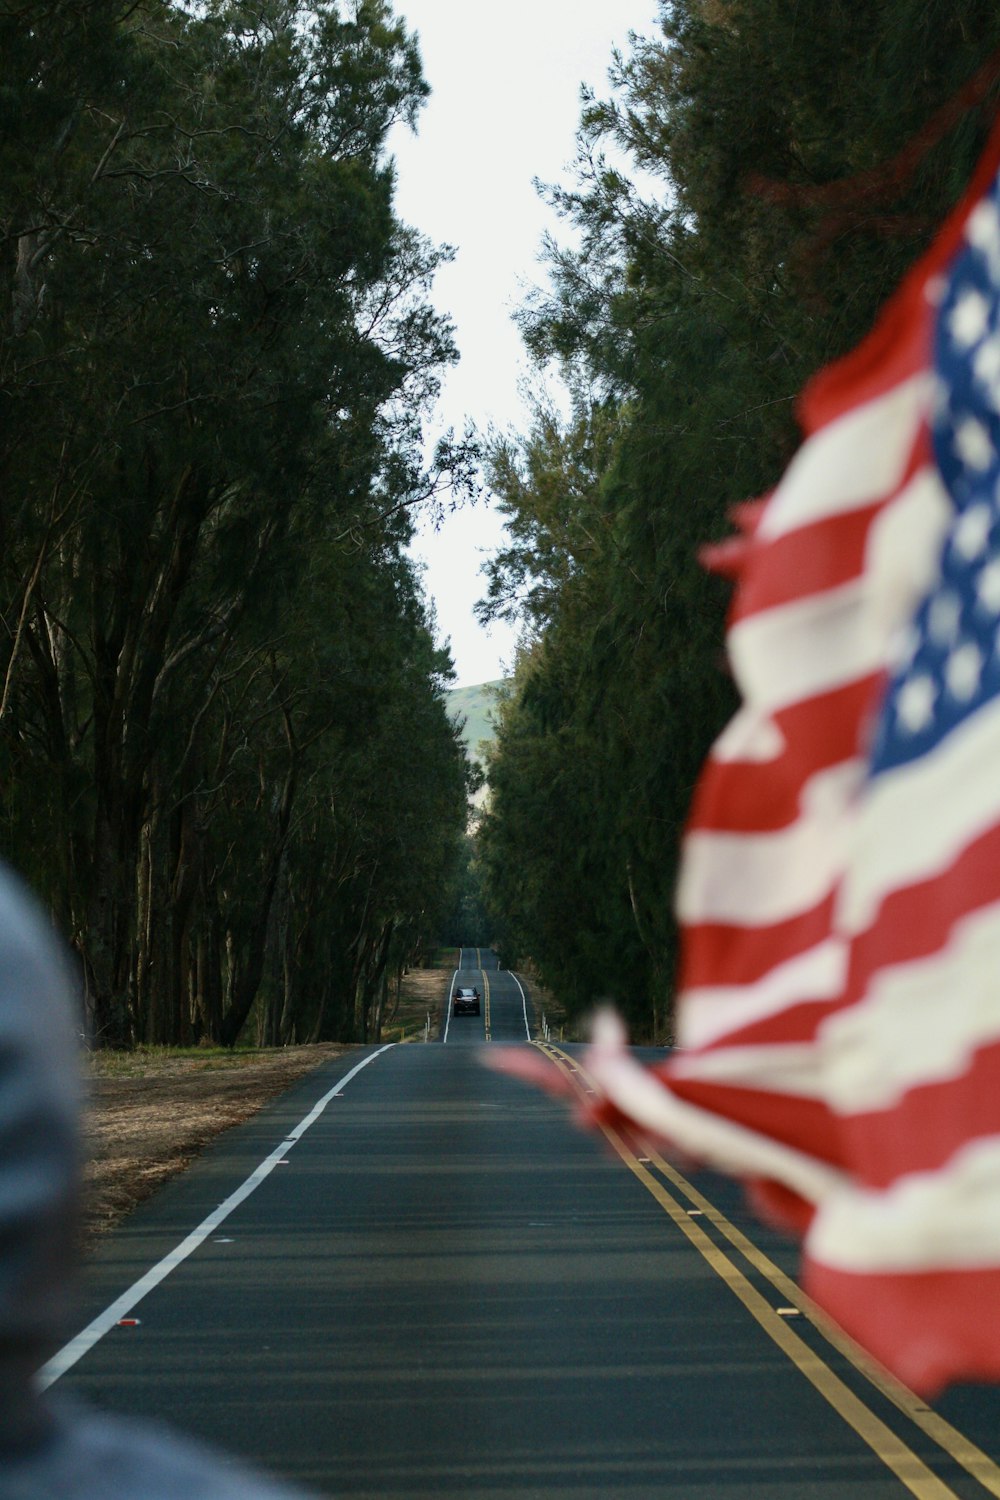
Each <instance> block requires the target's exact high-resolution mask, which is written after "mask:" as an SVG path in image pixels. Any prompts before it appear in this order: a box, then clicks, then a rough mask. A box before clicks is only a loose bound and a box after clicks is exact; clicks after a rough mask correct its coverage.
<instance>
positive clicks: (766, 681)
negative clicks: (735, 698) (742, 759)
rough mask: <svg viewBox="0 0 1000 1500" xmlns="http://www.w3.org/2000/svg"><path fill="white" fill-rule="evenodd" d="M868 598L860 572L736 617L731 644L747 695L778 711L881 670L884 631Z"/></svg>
mask: <svg viewBox="0 0 1000 1500" xmlns="http://www.w3.org/2000/svg"><path fill="white" fill-rule="evenodd" d="M870 599H871V582H870V580H869V579H867V578H854V579H852V580H851V582H850V583H845V584H841V585H840V587H838V588H833V589H825V590H824V591H823V592H822V593H819V594H809V595H807V596H806V597H805V598H804V599H796V600H795V601H794V602H793V603H791V604H779V605H776V606H775V607H774V608H773V609H768V610H763V611H762V612H761V613H760V614H755V615H747V616H746V618H745V619H742V620H737V621H736V623H735V624H734V625H733V626H732V627H731V628H730V631H729V636H728V640H727V648H728V654H729V660H730V662H731V664H732V669H733V675H734V676H735V677H736V679H737V681H738V683H739V686H740V691H741V692H742V694H743V696H744V697H745V698H746V699H747V701H748V702H750V703H752V704H753V705H754V707H755V708H756V709H757V710H758V712H763V713H765V714H767V713H776V712H778V710H779V709H782V708H787V707H788V706H789V705H791V704H794V703H801V702H802V701H803V700H804V699H807V698H817V697H819V695H820V694H821V693H829V692H833V691H834V690H835V689H837V688H841V687H846V686H847V685H848V684H849V683H852V682H857V681H858V680H859V679H860V678H863V677H868V676H870V675H871V674H872V673H874V672H878V671H880V670H881V669H882V667H883V666H884V665H885V651H886V635H885V632H884V631H879V630H877V629H875V628H874V624H875V620H874V615H873V613H872V609H871V605H870Z"/></svg>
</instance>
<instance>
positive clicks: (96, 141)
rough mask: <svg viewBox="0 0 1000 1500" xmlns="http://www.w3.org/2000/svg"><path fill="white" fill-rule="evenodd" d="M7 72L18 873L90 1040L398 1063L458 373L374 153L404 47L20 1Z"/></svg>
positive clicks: (416, 248) (449, 854)
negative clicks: (57, 939)
mask: <svg viewBox="0 0 1000 1500" xmlns="http://www.w3.org/2000/svg"><path fill="white" fill-rule="evenodd" d="M0 56H2V75H0V113H2V118H3V119H4V120H5V122H7V125H8V126H9V128H8V129H6V130H5V131H4V133H3V135H2V136H0V169H2V170H0V182H2V183H3V187H2V188H0V225H2V231H0V235H2V238H0V244H2V245H3V247H4V251H3V257H2V260H0V281H2V296H3V308H4V312H3V314H2V319H0V434H2V436H0V483H2V486H3V495H4V509H3V514H2V517H0V527H2V532H0V540H2V542H3V548H2V554H0V621H2V628H0V826H2V828H3V837H4V845H5V849H6V852H7V854H8V857H10V858H11V859H12V861H13V862H14V863H16V864H17V865H18V866H19V867H20V868H21V869H22V870H23V871H24V872H25V874H26V875H27V876H28V877H29V879H31V880H32V881H33V883H34V884H35V885H36V887H38V888H39V889H40V891H41V892H42V893H43V894H46V895H47V896H48V898H49V900H50V901H51V903H52V905H53V907H54V909H55V911H56V913H57V916H58V919H59V921H60V923H61V925H62V926H63V927H64V928H65V929H66V930H67V931H68V933H69V934H70V936H71V939H72V941H73V943H74V945H75V947H76V949H77V951H78V953H79V955H80V959H81V965H82V969H83V972H84V975H85V978H86V985H87V994H88V1002H89V1007H90V1015H91V1021H92V1025H93V1029H94V1033H95V1036H96V1037H97V1039H98V1040H99V1041H101V1042H106V1043H110V1044H112V1045H116V1044H121V1043H124V1042H127V1041H129V1040H132V1039H139V1038H142V1039H146V1040H149V1041H171V1042H183V1041H186V1040H188V1039H190V1038H193V1037H196V1036H198V1035H205V1036H210V1037H213V1038H215V1039H217V1040H221V1041H223V1042H225V1043H226V1044H229V1045H232V1044H233V1043H234V1042H235V1041H236V1039H237V1037H238V1036H239V1034H240V1032H241V1030H242V1029H243V1027H244V1025H245V1024H246V1021H247V1018H248V1016H249V1015H250V1013H251V1010H252V1009H253V1008H254V1007H255V1006H256V1008H257V1016H258V1030H259V1031H260V1032H261V1034H265V1033H266V1034H268V1036H269V1038H270V1039H272V1040H289V1039H292V1038H293V1037H297V1038H302V1037H304V1036H305V1035H310V1034H311V1035H317V1036H318V1035H324V1036H325V1035H334V1034H335V1035H337V1036H343V1037H351V1036H355V1035H362V1036H368V1035H369V1034H372V1033H374V1034H377V1030H378V1025H379V1018H380V1015H381V1005H382V1001H383V997H384V994H385V989H386V984H387V975H388V972H389V970H390V968H391V966H392V964H394V963H395V964H401V963H403V962H404V961H405V958H406V955H407V951H408V948H409V947H412V946H414V945H416V944H419V942H420V941H421V940H422V939H423V937H424V936H425V935H429V934H430V933H431V932H432V931H433V927H434V922H435V919H436V913H435V912H434V911H433V902H432V901H431V900H430V899H429V896H428V892H434V891H436V890H439V889H441V888H442V887H443V886H444V885H445V884H446V883H447V877H448V873H449V870H450V865H451V863H452V861H453V860H454V859H455V858H456V857H457V853H458V848H459V844H460V841H461V838H462V836H463V831H464V823H465V817H466V789H467V775H468V771H467V767H466V763H465V760H464V756H463V753H462V749H461V746H460V745H459V743H458V739H457V736H456V734H455V731H454V729H453V727H452V726H451V724H450V722H449V720H448V717H447V713H446V711H445V706H444V683H445V680H446V678H447V675H448V673H449V670H450V668H449V664H448V662H447V661H446V660H445V659H443V658H442V657H441V656H440V655H439V654H438V653H437V652H436V651H435V650H434V648H433V644H432V641H431V638H430V635H429V632H428V627H427V623H426V621H425V620H424V617H423V610H422V606H421V604H420V602H419V599H418V596H417V593H416V585H415V582H414V579H413V577H412V575H411V572H410V569H409V566H408V564H407V562H406V561H405V558H404V555H403V550H402V549H403V548H404V546H405V544H406V542H407V540H408V538H409V535H410V521H409V514H410V511H411V510H412V508H413V507H415V506H416V505H419V504H421V503H424V502H426V501H427V500H428V499H430V498H432V497H433V496H434V495H435V493H436V492H437V491H438V490H439V489H440V487H441V486H442V485H445V484H447V483H448V482H449V477H450V476H449V475H448V474H447V473H445V472H438V473H435V474H433V475H428V474H426V473H424V472H423V465H422V461H421V458H420V414H421V411H422V410H423V409H424V408H425V406H426V404H427V402H428V400H430V399H431V398H432V397H433V395H434V394H435V392H436V389H437V382H438V379H439V372H440V370H441V368H442V367H443V366H444V365H445V364H447V363H448V362H449V361H451V360H452V359H454V358H455V350H454V345H453V341H452V337H451V329H450V327H449V325H448V323H447V321H446V320H442V319H440V318H439V317H437V316H436V315H435V314H434V313H433V312H432V311H431V310H430V308H429V307H428V306H427V304H426V302H425V300H424V292H425V289H426V286H427V284H428V281H429V278H430V277H431V276H432V274H433V272H434V270H435V268H436V267H437V265H439V264H440V263H441V261H442V260H443V259H445V258H446V254H447V253H446V252H441V251H438V250H436V249H435V248H434V247H432V246H430V245H428V244H427V243H426V242H424V241H423V240H422V239H421V238H420V236H418V235H417V234H415V233H414V232H413V231H412V230H410V229H408V228H407V227H406V226H405V225H403V224H401V223H400V222H399V221H398V220H397V219H396V217H395V215H394V212H393V201H392V199H393V181H392V171H391V167H390V166H389V165H387V164H386V162H385V159H384V145H385V139H386V135H387V132H388V130H389V128H390V127H391V125H392V124H393V122H394V121H396V120H398V119H407V120H410V121H411V123H412V121H413V119H414V117H415V113H416V111H417V109H418V108H419V106H420V103H421V101H422V100H423V98H424V97H425V95H426V92H427V88H426V84H425V83H424V81H423V78H422V76H421V73H420V64H419V57H418V55H417V51H416V47H415V44H414V41H413V39H412V38H411V37H409V36H408V35H407V33H406V31H405V28H404V27H403V25H402V24H401V23H399V22H398V21H396V20H395V18H394V17H393V16H392V13H391V11H390V9H389V7H388V5H386V4H384V3H381V0H360V3H358V4H353V5H350V6H341V5H338V4H337V3H335V0H320V3H317V4H312V5H309V6H306V5H304V4H301V3H298V0H262V3H259V4H255V5H253V6H248V5H246V4H243V3H240V0H210V3H207V4H205V5H200V6H198V7H194V6H190V7H184V6H182V5H180V4H168V3H165V0H138V3H137V0H128V3H125V0H121V3H110V0H109V3H93V0H87V3H86V4H84V3H77V4H73V3H69V0H42V3H39V4H33V5H31V6H27V5H25V4H22V3H17V0H0ZM441 463H442V465H448V466H451V468H452V470H453V471H455V472H456V473H457V471H458V470H459V469H461V468H462V467H463V466H465V467H467V465H468V453H467V452H466V450H465V449H464V448H463V445H462V444H455V443H452V444H451V445H450V447H449V448H448V449H447V451H445V450H442V454H441Z"/></svg>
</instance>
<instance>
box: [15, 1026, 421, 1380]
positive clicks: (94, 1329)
mask: <svg viewBox="0 0 1000 1500" xmlns="http://www.w3.org/2000/svg"><path fill="white" fill-rule="evenodd" d="M394 1045H395V1044H394V1043H393V1042H387V1043H386V1045H385V1046H384V1047H380V1048H379V1049H378V1051H377V1052H370V1053H369V1054H368V1056H367V1057H363V1058H362V1059H361V1061H360V1062H359V1063H355V1065H354V1067H353V1068H351V1070H350V1072H348V1073H345V1074H344V1076H343V1078H342V1079H341V1080H340V1082H339V1083H338V1084H336V1085H335V1086H334V1087H333V1088H332V1089H330V1090H329V1092H328V1093H326V1094H324V1095H323V1097H322V1099H317V1101H316V1103H315V1104H314V1105H313V1107H312V1109H311V1110H310V1111H309V1113H308V1114H307V1115H306V1116H305V1117H304V1118H303V1119H302V1120H300V1121H299V1123H298V1125H296V1127H295V1129H294V1130H292V1131H290V1132H289V1133H288V1135H287V1136H286V1137H285V1139H284V1140H283V1141H282V1142H281V1143H280V1145H277V1146H275V1148H274V1150H273V1151H272V1152H271V1154H270V1156H266V1157H265V1158H264V1160H263V1161H262V1162H261V1164H260V1166H259V1167H256V1168H255V1169H254V1170H253V1171H252V1172H251V1173H250V1176H249V1177H248V1178H247V1179H246V1181H245V1182H243V1183H241V1184H240V1186H239V1187H238V1188H237V1189H236V1191H235V1192H234V1193H230V1195H229V1197H228V1198H227V1199H226V1200H225V1202H224V1203H220V1204H219V1206H218V1208H214V1209H213V1210H212V1212H211V1213H210V1214H209V1215H208V1217H207V1218H206V1219H203V1220H202V1221H201V1223H200V1224H199V1225H198V1227H197V1229H192V1231H191V1233H190V1234H189V1235H188V1236H187V1238H186V1239H183V1240H181V1242H180V1244H179V1245H177V1246H175V1248H174V1249H173V1250H171V1251H170V1253H169V1254H168V1255H165V1256H164V1257H163V1259H162V1260H161V1261H158V1262H157V1264H156V1265H155V1266H153V1267H152V1268H151V1269H150V1270H148V1271H147V1272H146V1274H145V1275H144V1276H140V1277H139V1280H138V1281H136V1282H133V1284H132V1285H131V1286H130V1287H129V1289H128V1291H127V1292H123V1293H122V1295H121V1296H120V1297H118V1298H116V1299H115V1301H114V1302H112V1303H111V1305H110V1307H106V1308H105V1309H104V1311H103V1312H102V1313H99V1314H98V1315H97V1317H96V1318H94V1320H93V1322H91V1323H88V1324H87V1327H86V1328H84V1329H83V1330H82V1331H81V1332H80V1333H78V1334H77V1335H76V1337H75V1338H72V1339H70V1341H69V1343H68V1344H64V1345H63V1347H62V1348H61V1349H60V1350H59V1352H58V1353H57V1354H54V1355H53V1356H52V1358H51V1359H50V1360H49V1362H48V1363H47V1364H45V1365H43V1366H42V1368H41V1369H40V1370H39V1371H38V1374H37V1375H36V1376H35V1381H36V1384H37V1386H38V1389H40V1390H43V1391H44V1390H47V1389H48V1387H49V1386H50V1385H52V1384H53V1383H54V1382H55V1381H57V1380H58V1379H59V1377H60V1375H65V1373H66V1371H67V1370H70V1369H72V1367H73V1366H74V1365H75V1364H76V1362H77V1361H78V1360H80V1359H82V1358H83V1356H84V1355H85V1354H86V1353H87V1351H88V1349H92V1348H93V1347H94V1345H95V1344H96V1343H97V1342H98V1341H99V1340H100V1339H102V1338H103V1337H104V1335H105V1334H106V1333H108V1332H110V1330H111V1329H112V1328H115V1327H116V1326H117V1325H118V1322H119V1320H120V1319H121V1318H124V1317H127V1316H128V1314H129V1313H130V1312H131V1311H132V1309H133V1308H134V1307H136V1306H137V1305H138V1304H139V1303H140V1302H141V1301H142V1299H143V1297H145V1296H146V1295H147V1293H148V1292H151V1291H152V1290H153V1288H154V1287H156V1286H159V1284H160V1282H161V1281H163V1280H164V1279H165V1278H166V1277H167V1276H169V1275H170V1273H171V1271H173V1270H175V1269H176V1268H177V1267H178V1266H179V1265H180V1264H181V1263H182V1261H185V1260H187V1258H188V1256H189V1255H190V1254H191V1252H192V1251H193V1250H197V1248H198V1246H199V1245H200V1244H202V1242H203V1241H204V1240H207V1239H208V1237H209V1235H210V1234H212V1233H213V1231H214V1230H216V1229H218V1227H219V1225H220V1224H221V1223H222V1222H223V1221H224V1220H225V1219H228V1218H229V1215H230V1214H231V1213H232V1212H233V1210H234V1209H236V1208H239V1206H240V1204H241V1203H242V1202H244V1200H245V1199H247V1198H249V1196H250V1194H251V1193H252V1192H254V1191H256V1189H257V1188H259V1187H260V1185H261V1183H262V1182H263V1181H264V1179H265V1177H269V1176H270V1174H271V1173H272V1172H273V1170H274V1168H275V1167H277V1166H279V1165H280V1164H281V1163H282V1161H284V1159H285V1156H286V1155H287V1153H288V1152H289V1151H290V1150H291V1148H292V1147H293V1146H294V1145H295V1143H296V1141H298V1140H301V1138H302V1136H303V1135H305V1133H306V1131H307V1130H308V1129H309V1127H310V1126H311V1125H313V1124H315V1122H316V1121H317V1120H318V1119H319V1117H320V1115H321V1114H322V1113H323V1111H324V1110H325V1109H326V1106H327V1105H328V1104H329V1103H330V1100H331V1099H336V1098H337V1097H338V1095H340V1094H341V1093H342V1092H343V1090H344V1089H345V1088H346V1087H347V1085H348V1084H349V1083H350V1081H351V1079H352V1078H356V1077H357V1075H358V1074H359V1073H360V1072H361V1070H362V1068H367V1066H368V1064H369V1063H373V1062H374V1061H375V1059H376V1057H381V1056H382V1053H383V1052H388V1051H389V1048H390V1047H392V1046H394Z"/></svg>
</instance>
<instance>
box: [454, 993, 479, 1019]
mask: <svg viewBox="0 0 1000 1500" xmlns="http://www.w3.org/2000/svg"><path fill="white" fill-rule="evenodd" d="M452 1014H453V1015H456V1016H478V1014H479V991H478V990H477V989H467V988H463V989H458V990H456V991H455V999H454V1002H453V1004H452Z"/></svg>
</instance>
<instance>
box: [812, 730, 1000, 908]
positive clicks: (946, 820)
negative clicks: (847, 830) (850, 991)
mask: <svg viewBox="0 0 1000 1500" xmlns="http://www.w3.org/2000/svg"><path fill="white" fill-rule="evenodd" d="M998 729H1000V700H994V701H993V702H991V703H987V704H986V705H985V706H984V707H983V708H982V709H981V710H980V711H979V712H978V713H975V714H973V715H972V716H971V717H970V718H968V719H966V720H965V721H964V722H963V723H962V724H960V725H959V726H958V727H957V728H956V729H954V730H953V731H952V732H951V734H949V735H948V736H947V737H946V738H945V739H944V740H942V742H941V743H940V744H939V745H938V746H937V747H936V749H934V750H933V751H932V752H930V753H929V754H927V755H925V756H923V757H922V758H920V759H919V760H915V761H912V762H910V763H909V764H904V765H899V766H896V767H894V768H893V771H892V774H891V775H886V776H879V777H877V778H876V779H875V780H874V781H873V782H872V783H871V786H870V789H869V790H868V792H867V794H866V798H865V805H864V809H863V812H862V814H861V815H860V817H859V818H858V819H857V820H856V821H855V823H854V834H853V843H852V848H851V861H850V865H849V867H848V869H847V872H846V874H845V877H844V882H843V888H842V897H841V900H840V905H839V911H838V924H837V925H838V927H839V929H840V930H841V931H843V932H847V933H851V934H853V933H858V932H863V931H864V930H865V929H866V928H868V927H869V926H870V925H871V923H872V921H873V920H874V917H875V914H876V913H877V911H878V909H879V906H880V905H881V903H882V902H883V900H884V899H885V897H886V896H888V895H890V894H891V893H892V892H893V891H895V890H898V889H900V888H902V887H903V886H913V885H916V884H918V883H919V882H921V881H924V880H928V879H930V878H931V877H932V876H935V875H939V874H941V873H942V872H943V871H944V870H946V869H947V868H948V866H949V865H950V864H951V863H952V862H953V861H954V859H955V858H956V856H957V855H958V854H960V853H961V852H962V850H963V849H964V848H966V847H967V845H969V844H970V843H971V842H972V841H973V840H974V839H976V838H977V837H978V836H979V835H980V834H982V833H984V832H985V831H986V830H987V829H988V828H991V827H993V826H995V825H996V824H997V823H998V822H1000V768H998V763H997V740H998Z"/></svg>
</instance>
